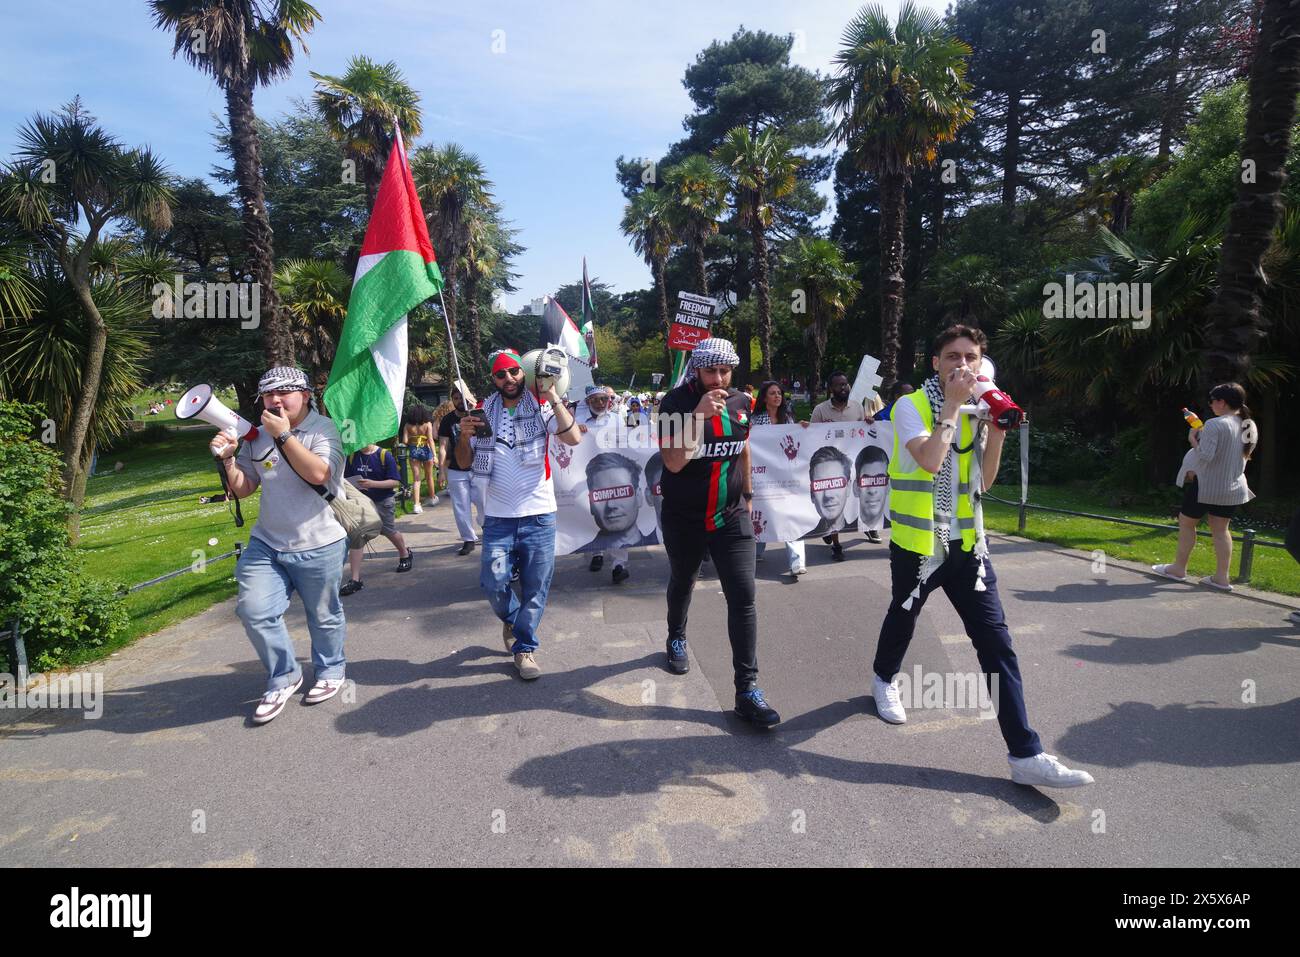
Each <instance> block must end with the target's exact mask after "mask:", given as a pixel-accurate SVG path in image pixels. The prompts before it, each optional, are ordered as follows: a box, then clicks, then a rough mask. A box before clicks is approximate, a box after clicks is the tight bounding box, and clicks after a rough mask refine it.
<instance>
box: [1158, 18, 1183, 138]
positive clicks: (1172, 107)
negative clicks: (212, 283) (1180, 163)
mask: <svg viewBox="0 0 1300 957" xmlns="http://www.w3.org/2000/svg"><path fill="white" fill-rule="evenodd" d="M1182 14H1183V4H1182V0H1177V2H1175V3H1174V23H1173V29H1171V30H1170V31H1169V35H1170V50H1169V54H1170V61H1171V62H1170V64H1169V76H1168V77H1167V78H1166V79H1165V92H1164V95H1163V97H1162V98H1161V104H1160V105H1161V110H1160V145H1159V146H1158V147H1157V148H1156V159H1158V160H1161V161H1164V160H1166V159H1168V158H1169V150H1170V147H1171V146H1172V144H1173V139H1174V124H1175V123H1176V122H1177V116H1178V112H1179V104H1178V70H1179V67H1180V66H1181V65H1182V57H1183V40H1184V38H1185V36H1186V33H1187V28H1186V27H1185V26H1184V25H1183V22H1182V20H1183V16H1182Z"/></svg>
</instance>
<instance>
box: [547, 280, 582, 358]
mask: <svg viewBox="0 0 1300 957" xmlns="http://www.w3.org/2000/svg"><path fill="white" fill-rule="evenodd" d="M541 333H542V341H541V343H540V348H542V349H545V348H546V347H547V346H549V345H557V346H559V347H560V348H561V349H563V350H564V351H565V352H567V353H568V354H569V355H570V356H572V357H573V358H574V359H581V360H582V361H583V362H585V363H587V365H588V366H590V365H591V350H590V349H588V348H587V341H586V340H585V339H584V338H583V337H582V333H581V332H580V331H579V330H578V327H577V325H576V324H575V323H574V321H573V320H572V319H570V318H569V314H568V313H567V312H565V311H564V307H563V306H561V305H560V304H559V303H558V302H556V301H555V298H554V297H553V296H547V297H546V308H545V309H543V310H542V330H541Z"/></svg>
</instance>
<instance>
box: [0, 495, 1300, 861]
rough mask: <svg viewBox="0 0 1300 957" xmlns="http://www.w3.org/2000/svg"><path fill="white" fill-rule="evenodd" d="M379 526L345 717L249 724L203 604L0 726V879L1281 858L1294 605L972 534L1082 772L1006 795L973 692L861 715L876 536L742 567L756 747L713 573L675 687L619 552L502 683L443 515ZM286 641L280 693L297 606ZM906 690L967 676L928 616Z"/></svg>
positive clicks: (1295, 789)
mask: <svg viewBox="0 0 1300 957" xmlns="http://www.w3.org/2000/svg"><path fill="white" fill-rule="evenodd" d="M402 527H403V529H404V530H406V531H407V532H408V533H409V534H410V540H411V541H412V543H413V544H414V545H415V547H416V563H415V567H414V570H413V571H412V572H411V573H409V574H405V575H400V576H399V575H396V574H395V573H394V571H393V568H394V566H395V564H396V561H395V555H394V553H393V552H392V550H391V546H390V545H388V543H387V542H385V541H383V540H382V539H381V540H380V543H379V545H380V551H379V553H378V554H376V555H372V556H368V558H367V560H366V562H365V569H366V571H365V580H366V588H365V590H364V591H362V592H361V593H359V594H357V595H354V596H351V597H349V598H348V599H345V606H346V608H347V613H348V625H349V635H348V643H347V650H348V657H349V659H350V660H349V664H348V676H349V678H351V679H352V681H353V682H354V684H353V685H352V686H351V687H350V689H349V695H348V698H349V700H344V699H343V697H342V696H341V697H340V698H336V699H334V700H333V701H330V702H327V703H325V704H323V705H319V706H315V707H306V706H302V705H301V704H300V701H301V699H300V698H298V699H295V701H294V702H292V703H291V704H290V705H289V706H288V708H286V710H285V712H284V713H283V714H282V715H281V716H280V717H279V718H277V719H276V720H275V721H274V722H272V723H271V724H269V725H266V726H264V727H255V726H252V725H251V724H250V723H249V721H248V715H249V714H250V712H251V710H252V708H253V705H254V704H255V702H256V699H257V698H258V696H259V695H260V694H261V692H262V690H263V687H264V673H263V672H262V669H261V666H260V664H259V663H258V662H257V660H256V658H255V656H254V654H253V652H252V649H251V647H250V646H249V644H248V641H247V639H246V638H245V636H244V633H243V630H242V627H241V626H240V624H239V622H238V620H237V619H236V618H235V615H234V603H233V602H226V603H223V604H221V605H218V606H216V607H214V608H213V609H211V610H209V611H208V612H205V613H204V614H202V615H199V616H197V617H195V618H193V619H190V620H189V621H186V622H184V623H182V624H180V625H177V626H174V627H172V628H169V629H168V630H166V631H165V632H162V633H160V634H157V635H154V636H151V637H148V638H145V639H142V640H141V641H139V642H138V643H137V644H135V645H133V646H132V647H131V648H129V649H127V650H125V651H123V652H121V653H119V654H118V655H116V656H115V657H113V658H111V659H109V660H108V661H106V662H103V663H101V664H100V665H97V666H95V668H96V669H97V670H99V671H101V672H102V675H103V681H104V685H105V698H104V702H103V713H102V716H101V717H99V718H97V719H95V718H87V717H85V716H84V715H83V714H82V713H81V712H76V711H67V710H48V709H46V710H33V709H26V710H7V711H0V807H3V808H4V809H5V813H4V816H3V819H2V820H0V862H2V863H4V864H6V865H9V866H15V865H42V864H54V865H68V866H113V865H140V866H152V865H209V866H252V865H286V864H301V865H314V864H356V865H371V864H377V865H426V864H434V865H436V864H487V865H510V864H546V865H551V864H559V865H564V864H615V865H617V864H641V865H656V864H678V865H710V864H711V865H719V864H773V865H787V864H788V865H811V864H824V865H836V866H909V865H956V866H969V865H1030V866H1044V867H1047V866H1050V867H1061V866H1086V867H1110V866H1119V865H1173V866H1184V865H1186V866H1201V867H1206V866H1208V867H1215V866H1225V867H1232V866H1247V865H1266V866H1285V865H1290V866H1294V865H1296V864H1297V863H1298V862H1300V828H1297V826H1296V825H1297V822H1300V813H1298V811H1300V796H1298V795H1300V691H1297V688H1300V628H1297V627H1296V626H1293V625H1291V624H1289V623H1288V622H1287V621H1286V615H1287V613H1288V612H1289V611H1290V610H1291V609H1292V608H1294V607H1295V604H1296V603H1295V602H1293V601H1290V600H1286V599H1278V598H1276V597H1275V596H1265V595H1256V594H1246V593H1242V594H1234V595H1220V594H1218V593H1214V592H1211V591H1209V590H1207V589H1204V588H1200V587H1198V586H1195V585H1188V584H1178V583H1173V582H1168V581H1164V580H1159V579H1156V578H1154V577H1153V576H1151V575H1149V574H1144V573H1143V572H1142V571H1141V570H1139V569H1135V568H1130V567H1124V566H1121V565H1119V564H1116V563H1114V562H1109V563H1108V564H1107V566H1106V568H1105V570H1104V571H1094V565H1093V563H1092V562H1091V561H1090V559H1089V556H1087V555H1085V554H1082V553H1078V552H1069V551H1066V550H1061V549H1055V548H1053V547H1051V546H1045V545H1041V544H1036V543H1031V542H1026V541H1021V540H1017V539H1011V538H1003V537H995V539H994V542H993V550H994V551H993V561H994V564H995V567H996V568H997V572H998V577H999V582H1000V586H999V587H1000V589H1001V592H1002V597H1003V602H1004V605H1005V607H1006V612H1007V618H1008V621H1009V623H1010V625H1011V628H1012V632H1013V634H1014V636H1015V640H1016V647H1017V652H1018V654H1019V657H1020V660H1021V670H1022V672H1023V674H1024V679H1025V685H1026V691H1027V700H1028V708H1029V716H1030V720H1031V722H1032V724H1033V725H1034V727H1035V728H1036V729H1037V730H1038V732H1039V734H1040V736H1041V737H1042V739H1043V742H1044V745H1045V747H1046V748H1047V749H1048V751H1049V752H1051V753H1053V754H1056V755H1058V756H1060V757H1061V758H1062V760H1063V761H1065V762H1066V763H1067V764H1069V765H1071V766H1078V767H1083V768H1086V769H1088V770H1089V771H1091V772H1092V774H1093V775H1094V776H1095V777H1096V778H1097V783H1096V784H1095V785H1094V786H1092V787H1088V788H1081V789H1075V790H1068V791H1046V790H1044V791H1039V790H1035V789H1033V788H1027V787H1022V786H1019V785H1015V784H1012V783H1011V781H1010V778H1009V774H1008V768H1007V764H1006V753H1005V749H1004V747H1003V744H1002V740H1001V737H1000V735H999V733H998V728H997V723H996V722H995V721H990V720H984V719H983V718H981V716H980V713H979V711H978V709H977V708H976V707H971V706H970V705H973V704H977V703H976V702H965V704H967V705H968V706H967V707H963V708H958V707H942V706H933V707H921V708H914V709H913V710H912V711H910V713H909V722H908V724H906V725H904V726H901V727H893V726H889V725H886V724H884V723H883V722H881V721H880V720H879V719H878V718H876V717H875V716H874V710H873V705H872V702H871V700H870V697H869V695H870V669H869V663H870V660H871V656H872V654H873V652H874V649H875V640H876V635H877V632H878V629H879V626H880V620H881V618H882V616H883V614H884V610H885V606H886V604H887V600H888V599H887V596H888V558H887V549H886V547H885V546H877V545H870V544H868V543H866V542H865V541H863V540H862V539H860V538H856V537H855V538H853V539H852V540H851V543H850V547H849V549H848V560H847V561H845V562H843V563H838V564H837V563H833V562H831V560H830V550H829V548H826V547H825V546H822V545H821V544H819V543H818V544H810V545H809V547H808V560H809V571H808V574H807V576H805V577H804V578H803V580H801V581H800V582H798V583H797V584H795V583H792V580H791V579H789V578H788V577H786V576H783V575H781V574H779V572H780V571H781V569H782V558H781V554H782V549H780V548H779V547H777V548H773V549H769V551H768V557H767V560H766V562H764V563H763V564H760V565H759V566H758V568H759V578H760V582H759V598H758V601H759V627H760V638H759V665H760V669H761V684H762V685H763V687H764V688H765V690H766V691H767V694H768V697H769V699H770V701H771V702H772V704H773V705H774V706H775V707H776V708H777V709H778V710H780V712H781V713H782V715H783V717H784V721H783V723H782V724H781V725H780V726H779V727H778V728H777V729H775V730H773V731H770V732H766V733H764V732H758V731H754V730H752V729H750V728H749V727H747V726H745V725H743V724H741V723H740V722H739V721H738V720H737V719H735V718H734V716H732V715H731V714H730V713H729V712H730V708H731V706H732V684H731V673H730V649H729V646H728V644H727V641H726V637H725V620H726V609H725V605H724V603H723V599H722V597H721V593H720V590H719V588H718V584H717V580H716V578H714V577H706V578H704V579H702V580H701V582H700V584H699V585H698V586H697V588H696V592H695V597H694V603H693V606H692V611H691V627H690V638H691V646H692V657H693V668H692V670H691V672H690V674H688V675H686V676H682V677H678V676H675V675H672V674H670V673H668V672H667V671H665V670H664V667H663V659H664V638H665V631H666V629H665V623H664V610H665V605H664V585H665V582H666V576H667V564H666V561H665V558H664V556H663V553H662V550H661V549H659V548H651V549H639V550H635V551H634V553H633V560H632V563H631V568H632V579H631V581H629V582H627V583H625V584H623V585H621V586H613V585H612V584H611V583H610V579H609V568H608V567H606V569H605V570H604V571H602V572H600V573H597V574H592V573H589V572H588V571H587V569H586V559H585V558H584V557H581V556H571V557H566V558H562V559H560V560H559V562H558V565H557V571H556V576H555V582H554V585H553V588H552V592H551V600H550V604H549V607H548V609H547V612H546V616H545V618H544V619H543V623H542V630H541V635H542V648H541V651H540V653H539V655H538V661H539V663H540V664H541V666H542V667H543V669H544V674H543V676H542V678H541V679H540V680H539V681H537V682H534V683H531V684H524V683H523V682H521V681H519V680H518V679H517V678H516V677H515V676H514V671H513V667H512V665H511V663H510V658H509V657H508V656H507V655H506V654H504V652H503V650H502V648H501V644H500V637H499V636H500V626H499V623H498V622H497V621H496V619H495V618H494V617H492V615H491V613H490V612H489V611H488V609H487V605H486V603H485V602H484V600H483V598H482V595H481V593H480V592H479V588H478V560H479V553H478V552H475V554H474V555H473V557H469V558H459V557H457V556H456V555H454V554H453V552H454V549H455V547H456V542H455V527H454V524H453V523H452V521H451V514H450V511H449V503H448V501H447V500H446V499H444V500H443V503H442V504H440V505H438V506H437V507H435V508H432V509H426V511H425V512H424V514H423V515H420V516H409V517H407V518H406V519H405V520H404V521H403V526H402ZM229 567H230V566H229V565H227V566H226V567H225V571H226V573H228V570H229ZM208 573H214V572H212V571H210V572H208ZM218 573H220V572H218ZM1244 591H1247V590H1243V592H1244ZM291 629H292V630H293V632H294V634H295V635H296V636H298V637H299V642H298V650H299V657H300V658H301V659H302V660H303V661H304V662H305V663H306V668H307V676H308V682H307V684H309V683H310V652H309V644H308V640H307V637H306V629H305V627H304V624H303V619H302V616H301V613H300V611H299V610H298V609H297V607H296V605H295V610H294V612H293V613H292V616H291ZM916 666H920V667H921V669H922V672H923V673H957V672H974V671H975V670H976V669H977V667H978V666H977V663H976V660H975V655H974V652H973V650H972V649H971V647H970V644H969V642H968V641H967V639H966V638H965V636H964V635H963V633H962V631H961V627H960V623H959V621H958V619H957V616H956V615H955V613H954V612H953V611H952V608H951V607H950V606H949V605H948V604H947V603H946V601H945V600H944V599H943V597H942V595H941V594H940V595H936V596H935V597H933V598H932V599H931V601H930V602H929V604H927V606H926V609H925V611H924V612H923V615H922V620H921V624H920V627H919V628H918V631H917V636H916V640H915V641H914V643H913V645H912V648H911V652H910V654H909V656H908V659H907V662H906V664H905V668H904V670H905V671H906V672H908V673H909V674H914V669H915V667H916ZM305 687H306V685H305V686H304V688H305ZM923 703H925V702H923ZM929 704H931V705H942V702H938V701H931V702H929Z"/></svg>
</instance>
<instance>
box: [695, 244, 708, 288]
mask: <svg viewBox="0 0 1300 957" xmlns="http://www.w3.org/2000/svg"><path fill="white" fill-rule="evenodd" d="M695 289H696V291H697V292H698V293H699V294H700V295H701V296H707V295H708V294H709V277H708V274H707V273H706V272H705V270H704V242H703V241H701V242H700V243H699V244H698V245H696V247H695Z"/></svg>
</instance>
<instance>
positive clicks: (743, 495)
mask: <svg viewBox="0 0 1300 957" xmlns="http://www.w3.org/2000/svg"><path fill="white" fill-rule="evenodd" d="M740 497H741V498H743V499H744V500H745V501H746V502H752V501H753V500H754V493H753V492H741V493H740Z"/></svg>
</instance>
